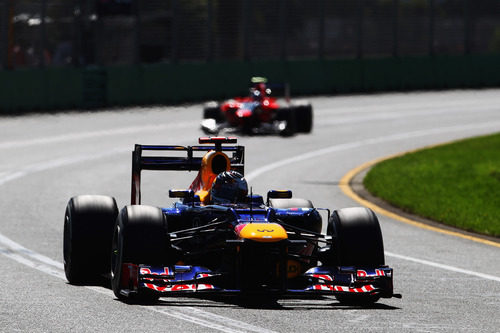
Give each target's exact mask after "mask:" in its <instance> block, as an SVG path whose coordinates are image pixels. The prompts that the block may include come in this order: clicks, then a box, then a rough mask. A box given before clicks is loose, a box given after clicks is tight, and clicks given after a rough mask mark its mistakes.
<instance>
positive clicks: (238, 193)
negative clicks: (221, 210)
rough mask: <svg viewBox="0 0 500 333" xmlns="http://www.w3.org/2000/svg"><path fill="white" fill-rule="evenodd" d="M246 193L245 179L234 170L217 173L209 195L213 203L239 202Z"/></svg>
mask: <svg viewBox="0 0 500 333" xmlns="http://www.w3.org/2000/svg"><path fill="white" fill-rule="evenodd" d="M247 194H248V184H247V181H246V180H245V178H244V177H243V175H242V174H241V173H239V172H237V171H234V170H230V171H224V172H221V173H219V174H218V175H217V177H216V178H215V180H214V182H213V183H212V190H211V196H212V202H213V203H215V204H225V203H236V202H241V201H243V200H244V199H245V197H246V196H247Z"/></svg>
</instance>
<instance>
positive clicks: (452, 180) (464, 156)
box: [364, 133, 500, 237]
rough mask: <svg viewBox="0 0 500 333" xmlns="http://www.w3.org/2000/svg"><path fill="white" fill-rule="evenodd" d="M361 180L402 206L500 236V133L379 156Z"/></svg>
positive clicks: (408, 209)
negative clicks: (385, 158) (387, 156)
mask: <svg viewBox="0 0 500 333" xmlns="http://www.w3.org/2000/svg"><path fill="white" fill-rule="evenodd" d="M364 186H365V188H366V189H367V190H368V191H370V192H371V193H372V194H374V195H376V196H377V197H380V198H382V199H384V200H385V201H387V202H389V203H391V204H393V205H395V206H398V207H400V208H402V209H404V210H405V211H407V212H410V213H413V214H417V215H420V216H423V217H427V218H430V219H432V220H434V221H438V222H442V223H445V224H448V225H452V226H455V227H458V228H461V229H464V230H468V231H474V232H477V233H481V234H485V235H490V236H495V237H500V133H498V134H495V135H489V136H483V137H478V138H473V139H467V140H462V141H457V142H454V143H451V144H447V145H442V146H437V147H434V148H430V149H425V150H420V151H417V152H413V153H408V154H405V155H402V156H400V157H397V158H394V159H390V160H386V161H383V162H381V163H379V164H377V165H375V166H374V167H373V168H372V169H371V170H370V171H369V172H368V174H367V175H366V177H365V179H364Z"/></svg>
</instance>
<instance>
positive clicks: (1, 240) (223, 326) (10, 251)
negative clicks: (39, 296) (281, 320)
mask: <svg viewBox="0 0 500 333" xmlns="http://www.w3.org/2000/svg"><path fill="white" fill-rule="evenodd" d="M0 254H3V255H4V256H6V257H7V258H10V259H12V260H14V261H17V262H18V263H20V264H23V265H25V266H28V267H31V268H34V269H36V270H39V271H41V272H43V273H46V274H48V275H51V276H53V277H56V278H58V279H61V280H66V276H65V274H64V271H63V269H64V268H63V265H62V263H59V262H57V261H54V260H52V259H50V258H48V257H45V256H44V255H42V254H39V253H36V252H33V251H31V250H29V249H27V248H25V247H24V246H22V245H20V244H18V243H16V242H14V241H13V240H11V239H9V238H7V237H5V236H3V235H1V234H0ZM32 259H33V260H32ZM85 288H87V289H90V290H93V291H95V292H98V293H100V294H103V295H106V296H109V297H113V298H114V297H115V296H114V294H113V292H112V291H111V290H109V289H105V288H103V287H94V286H85ZM141 308H143V309H148V310H151V311H154V312H158V313H161V314H163V315H168V316H170V317H173V318H177V319H181V320H183V321H188V322H191V323H194V324H197V325H201V326H204V327H207V328H211V329H215V330H218V331H222V332H227V333H237V332H263V333H273V332H274V331H272V330H268V329H266V328H263V327H258V326H255V325H252V324H248V323H245V322H242V321H238V320H235V319H232V318H228V317H224V316H220V315H217V314H214V313H211V312H206V311H203V310H200V309H196V308H193V307H187V308H183V309H181V310H173V309H170V308H164V307H160V306H153V307H151V306H141ZM182 311H186V312H187V313H182Z"/></svg>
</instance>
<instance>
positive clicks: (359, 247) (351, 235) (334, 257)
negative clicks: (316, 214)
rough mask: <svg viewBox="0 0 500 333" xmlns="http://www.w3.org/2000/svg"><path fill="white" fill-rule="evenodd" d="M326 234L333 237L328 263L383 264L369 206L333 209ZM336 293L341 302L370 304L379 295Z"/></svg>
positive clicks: (375, 221) (374, 218)
mask: <svg viewBox="0 0 500 333" xmlns="http://www.w3.org/2000/svg"><path fill="white" fill-rule="evenodd" d="M327 235H330V236H332V238H333V246H332V248H331V253H330V255H329V258H328V261H329V263H328V264H329V265H336V266H354V267H372V268H374V267H380V266H383V265H384V263H385V259H384V244H383V239H382V232H381V230H380V224H379V222H378V218H377V216H376V215H375V213H374V212H373V211H372V210H371V209H368V208H364V207H352V208H343V209H339V210H335V211H334V212H333V213H332V215H331V217H330V220H329V221H328V228H327ZM335 297H336V298H337V300H338V301H339V302H341V303H344V304H354V305H369V304H372V303H374V302H376V301H378V300H379V298H380V296H378V295H361V294H360V295H358V294H353V295H350V294H349V295H347V294H345V295H344V294H339V295H336V296H335Z"/></svg>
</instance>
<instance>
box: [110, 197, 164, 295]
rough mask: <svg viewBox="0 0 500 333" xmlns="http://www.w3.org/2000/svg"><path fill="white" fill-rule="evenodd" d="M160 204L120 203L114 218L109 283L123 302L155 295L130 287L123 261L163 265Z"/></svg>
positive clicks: (162, 230) (162, 217) (162, 226)
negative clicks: (127, 204)
mask: <svg viewBox="0 0 500 333" xmlns="http://www.w3.org/2000/svg"><path fill="white" fill-rule="evenodd" d="M166 223H167V222H166V219H165V216H164V214H163V212H162V210H161V209H160V208H157V207H151V206H143V205H133V206H126V207H124V208H123V209H122V210H121V212H120V215H119V217H118V219H117V221H116V224H115V229H114V233H113V241H112V247H111V268H112V272H111V277H112V278H111V286H112V289H113V292H114V294H115V296H116V297H117V298H118V299H120V300H123V301H127V302H136V301H137V302H144V301H146V302H150V301H155V300H157V299H158V295H156V294H154V293H150V292H148V291H147V290H134V281H131V280H130V279H129V275H127V274H126V273H127V272H128V269H127V264H133V265H140V264H150V265H167V264H171V262H169V258H168V254H169V249H170V248H171V245H170V238H169V236H168V233H167V225H166Z"/></svg>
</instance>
